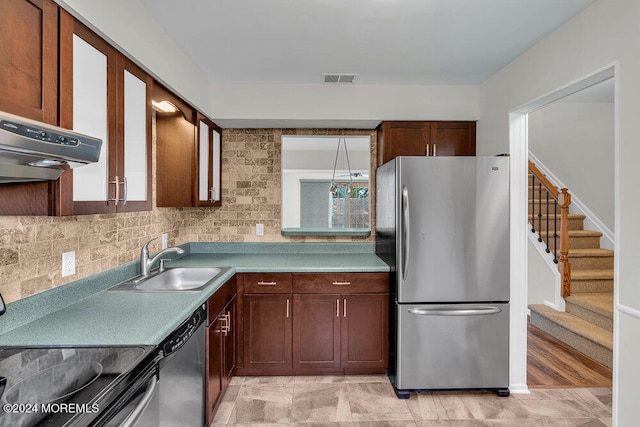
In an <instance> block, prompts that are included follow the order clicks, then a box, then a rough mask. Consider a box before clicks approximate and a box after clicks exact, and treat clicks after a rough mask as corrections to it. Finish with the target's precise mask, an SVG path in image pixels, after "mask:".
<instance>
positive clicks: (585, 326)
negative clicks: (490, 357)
mask: <svg viewBox="0 0 640 427" xmlns="http://www.w3.org/2000/svg"><path fill="white" fill-rule="evenodd" d="M529 309H531V311H534V312H536V313H538V314H539V315H540V316H543V317H546V318H547V319H549V320H551V321H552V322H554V323H557V324H558V325H560V326H561V327H563V328H565V329H567V330H569V331H571V332H573V333H575V334H577V335H580V336H581V337H584V338H586V339H588V340H589V341H592V342H594V343H596V344H599V345H601V346H602V347H605V348H606V349H608V350H611V351H613V333H612V332H611V331H608V330H606V329H604V328H601V327H599V326H597V325H594V324H593V323H590V322H587V321H586V320H583V319H581V318H579V317H577V316H574V315H573V314H570V313H565V312H561V311H556V310H554V309H552V308H551V307H547V306H546V305H544V304H532V305H530V306H529Z"/></svg>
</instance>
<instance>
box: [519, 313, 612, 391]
mask: <svg viewBox="0 0 640 427" xmlns="http://www.w3.org/2000/svg"><path fill="white" fill-rule="evenodd" d="M611 378H612V373H611V369H609V368H607V367H606V366H604V365H601V364H600V363H598V362H596V361H594V360H592V359H590V358H589V357H587V356H585V355H584V354H582V353H580V352H578V351H576V350H574V349H573V348H572V347H569V346H568V345H566V344H565V343H563V342H561V341H558V340H557V339H556V338H554V337H552V336H551V335H549V334H547V333H546V332H544V331H542V330H540V329H538V328H536V327H535V326H532V325H531V324H528V344H527V384H528V385H529V387H530V388H540V387H544V388H553V387H558V388H560V387H561V388H571V387H608V388H610V387H611Z"/></svg>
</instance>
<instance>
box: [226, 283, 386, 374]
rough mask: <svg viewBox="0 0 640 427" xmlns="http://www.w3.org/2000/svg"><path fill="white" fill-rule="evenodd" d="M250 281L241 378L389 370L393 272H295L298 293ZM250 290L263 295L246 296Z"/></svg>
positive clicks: (245, 300)
mask: <svg viewBox="0 0 640 427" xmlns="http://www.w3.org/2000/svg"><path fill="white" fill-rule="evenodd" d="M249 276H250V279H251V280H250V281H248V280H247V278H245V279H244V290H242V289H241V290H239V292H238V294H239V295H241V298H242V299H243V302H242V313H241V315H240V317H241V320H239V322H240V323H241V328H242V332H241V335H242V336H243V340H242V341H243V348H242V354H243V357H242V360H241V361H240V363H239V365H240V366H239V367H238V374H239V375H319V374H320V375H321V374H351V373H353V374H373V373H384V371H385V369H386V368H387V366H388V351H389V346H388V342H389V338H388V319H389V315H388V301H389V296H388V274H386V273H348V274H342V275H340V274H330V273H322V274H320V273H318V274H312V273H307V274H294V275H293V293H268V292H269V289H271V288H273V287H274V286H279V284H280V282H281V281H276V280H274V279H273V278H271V277H270V278H268V279H269V280H267V278H266V277H265V278H264V280H258V279H259V278H258V277H254V276H256V275H255V274H251V275H249ZM248 282H249V283H248ZM253 282H256V283H260V282H262V283H270V284H271V287H266V286H265V288H264V289H263V288H260V287H258V286H254V284H253ZM276 282H277V283H276ZM274 283H276V284H274ZM247 285H248V286H247ZM287 286H288V285H287ZM283 288H286V287H284V285H283ZM336 289H340V292H341V293H336ZM365 289H369V290H370V291H369V292H370V293H365V292H366V291H365ZM248 290H249V291H252V292H256V293H244V294H243V292H247V291H248ZM258 292H263V293H258Z"/></svg>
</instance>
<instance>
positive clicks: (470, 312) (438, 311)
mask: <svg viewBox="0 0 640 427" xmlns="http://www.w3.org/2000/svg"><path fill="white" fill-rule="evenodd" d="M501 311H502V309H500V308H498V307H493V306H478V307H468V308H454V307H451V308H445V307H438V308H410V309H409V313H411V314H418V315H421V316H478V315H485V314H498V313H500V312H501Z"/></svg>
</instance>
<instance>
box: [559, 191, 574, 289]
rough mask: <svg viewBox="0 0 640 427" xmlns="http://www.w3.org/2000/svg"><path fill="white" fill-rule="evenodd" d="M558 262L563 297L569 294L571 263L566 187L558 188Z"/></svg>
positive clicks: (569, 199)
mask: <svg viewBox="0 0 640 427" xmlns="http://www.w3.org/2000/svg"><path fill="white" fill-rule="evenodd" d="M560 191H561V194H560V197H561V200H558V202H559V203H560V214H561V216H560V236H561V240H560V262H559V264H558V267H559V268H558V269H559V270H560V276H561V277H562V296H563V297H564V298H566V297H568V296H569V295H571V264H569V205H570V204H571V194H569V192H568V190H567V189H566V188H563V189H561V190H560Z"/></svg>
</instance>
